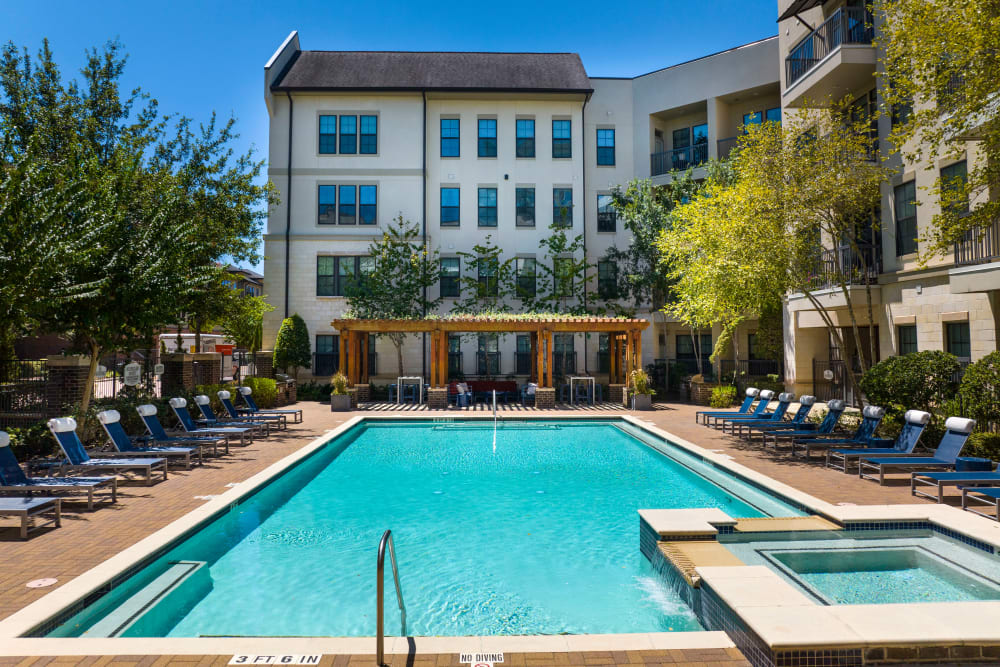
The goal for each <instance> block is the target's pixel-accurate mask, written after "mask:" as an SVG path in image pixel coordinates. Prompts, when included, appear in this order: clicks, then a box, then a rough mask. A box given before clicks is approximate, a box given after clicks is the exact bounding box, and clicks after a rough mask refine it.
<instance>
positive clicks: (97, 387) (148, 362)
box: [93, 349, 218, 399]
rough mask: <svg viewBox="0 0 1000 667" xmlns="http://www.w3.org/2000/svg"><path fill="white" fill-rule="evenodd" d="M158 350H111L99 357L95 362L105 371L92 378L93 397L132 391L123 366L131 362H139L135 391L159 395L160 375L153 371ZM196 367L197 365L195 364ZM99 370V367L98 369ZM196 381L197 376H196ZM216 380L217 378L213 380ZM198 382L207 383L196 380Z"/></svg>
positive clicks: (112, 396)
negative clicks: (127, 383)
mask: <svg viewBox="0 0 1000 667" xmlns="http://www.w3.org/2000/svg"><path fill="white" fill-rule="evenodd" d="M159 356H160V355H159V351H158V350H156V349H144V350H133V351H132V352H129V353H124V352H112V353H110V354H107V355H105V356H103V357H101V358H100V360H99V361H98V362H97V363H98V364H100V365H101V366H103V367H104V368H105V369H106V371H105V373H104V375H103V376H102V377H96V378H94V394H93V396H94V398H95V399H98V398H112V399H113V398H117V397H118V396H119V395H121V394H123V393H125V392H126V391H132V389H131V388H128V387H126V385H125V367H126V366H127V365H129V364H131V363H133V362H135V363H137V364H139V367H140V371H139V384H138V385H136V387H137V389H136V390H137V391H141V392H143V393H144V394H147V395H150V396H159V395H160V376H158V375H156V374H155V373H154V370H155V366H156V364H157V363H158V362H159ZM196 368H197V365H196ZM98 370H100V369H98ZM195 381H196V382H198V380H197V376H196V380H195ZM215 382H218V380H215ZM198 383H199V384H208V383H205V382H198Z"/></svg>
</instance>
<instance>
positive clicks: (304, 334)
mask: <svg viewBox="0 0 1000 667" xmlns="http://www.w3.org/2000/svg"><path fill="white" fill-rule="evenodd" d="M311 366H312V351H311V348H310V346H309V330H308V329H307V328H306V323H305V321H304V320H303V319H302V318H301V317H299V314H298V313H295V314H294V315H292V316H291V317H286V318H285V319H284V321H283V322H282V323H281V328H280V329H278V337H277V339H276V340H275V342H274V367H275V368H280V369H281V370H282V371H284V372H285V373H288V371H289V369H291V371H292V372H291V375H292V377H293V378H295V379H296V380H298V379H299V369H300V368H310V367H311ZM254 393H257V392H256V391H255V392H254ZM261 407H263V406H261Z"/></svg>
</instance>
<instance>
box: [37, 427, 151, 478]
mask: <svg viewBox="0 0 1000 667" xmlns="http://www.w3.org/2000/svg"><path fill="white" fill-rule="evenodd" d="M48 426H49V430H50V431H51V432H52V435H53V437H55V439H56V442H58V443H59V447H60V449H62V452H63V454H64V455H65V456H66V459H67V460H68V461H69V463H68V464H67V465H64V466H63V468H64V469H67V470H71V471H72V470H86V471H91V470H114V471H115V472H116V473H117V472H119V471H122V472H124V471H127V470H138V471H140V472H142V473H144V474H145V476H146V485H147V486H149V485H150V484H152V483H153V471H154V470H156V469H157V468H162V469H163V479H167V460H166V459H163V458H155V459H146V458H124V457H123V458H97V459H95V458H91V457H90V455H89V454H88V453H87V450H86V449H84V447H83V443H82V442H80V436H78V435H77V434H76V420H75V419H73V418H72V417H60V418H58V419H50V420H49V422H48Z"/></svg>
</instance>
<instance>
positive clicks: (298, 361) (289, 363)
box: [274, 313, 312, 380]
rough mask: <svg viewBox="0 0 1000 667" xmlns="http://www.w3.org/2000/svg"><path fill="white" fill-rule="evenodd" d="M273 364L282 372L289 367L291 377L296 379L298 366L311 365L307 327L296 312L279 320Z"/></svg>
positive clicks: (285, 371) (286, 371) (305, 366)
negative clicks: (279, 325)
mask: <svg viewBox="0 0 1000 667" xmlns="http://www.w3.org/2000/svg"><path fill="white" fill-rule="evenodd" d="M274 366H275V368H280V369H281V370H282V371H283V372H284V373H288V370H289V369H291V371H292V373H291V374H292V377H293V378H295V379H296V380H298V379H299V369H300V368H310V367H312V349H311V347H310V345H309V329H307V328H306V323H305V320H303V319H302V318H301V317H300V316H299V314H298V313H294V314H293V315H292V316H291V317H286V318H285V319H284V320H283V321H282V322H281V327H280V328H279V329H278V337H277V339H276V340H275V341H274Z"/></svg>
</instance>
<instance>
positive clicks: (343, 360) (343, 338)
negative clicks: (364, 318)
mask: <svg viewBox="0 0 1000 667" xmlns="http://www.w3.org/2000/svg"><path fill="white" fill-rule="evenodd" d="M348 335H349V332H348V331H347V330H346V329H341V330H340V341H339V342H340V344H339V345H338V346H337V352H338V354H339V356H340V358H339V360H338V362H337V372H338V373H343V374H345V375H346V374H347V337H348Z"/></svg>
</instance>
